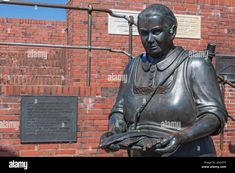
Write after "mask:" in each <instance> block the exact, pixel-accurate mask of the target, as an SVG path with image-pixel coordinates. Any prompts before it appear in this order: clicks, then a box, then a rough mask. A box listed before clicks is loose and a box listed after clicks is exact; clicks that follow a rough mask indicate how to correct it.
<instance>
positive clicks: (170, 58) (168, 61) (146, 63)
mask: <svg viewBox="0 0 235 173" xmlns="http://www.w3.org/2000/svg"><path fill="white" fill-rule="evenodd" d="M182 50H183V48H182V47H180V46H177V47H176V48H175V49H174V50H172V51H171V52H169V53H168V54H167V56H166V58H165V59H164V60H162V61H161V62H159V63H157V68H158V69H159V70H161V71H164V70H165V69H167V68H168V67H169V66H171V65H172V64H173V62H174V61H175V60H176V59H177V57H178V55H179V54H180V52H182ZM141 60H142V61H141V65H142V68H143V70H144V71H146V72H148V71H149V69H150V67H151V66H152V65H155V64H156V63H154V62H151V61H150V60H149V58H148V55H147V54H146V53H144V54H142V56H141Z"/></svg>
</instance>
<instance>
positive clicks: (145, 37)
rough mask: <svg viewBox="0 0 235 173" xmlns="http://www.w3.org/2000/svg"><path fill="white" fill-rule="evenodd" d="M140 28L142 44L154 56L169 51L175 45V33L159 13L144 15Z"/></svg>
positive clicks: (140, 20)
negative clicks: (171, 31)
mask: <svg viewBox="0 0 235 173" xmlns="http://www.w3.org/2000/svg"><path fill="white" fill-rule="evenodd" d="M138 30H139V34H140V37H141V41H142V44H143V46H144V48H145V51H146V53H148V54H149V55H150V56H151V57H152V58H158V57H160V56H162V55H163V54H165V53H167V52H168V51H169V50H170V49H171V47H172V45H173V38H174V37H173V34H172V33H171V34H170V32H169V31H170V27H169V25H168V24H167V23H166V21H165V19H164V17H162V16H158V15H152V16H148V17H146V16H144V17H141V18H140V19H139V23H138Z"/></svg>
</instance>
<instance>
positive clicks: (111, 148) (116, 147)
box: [100, 132, 120, 152]
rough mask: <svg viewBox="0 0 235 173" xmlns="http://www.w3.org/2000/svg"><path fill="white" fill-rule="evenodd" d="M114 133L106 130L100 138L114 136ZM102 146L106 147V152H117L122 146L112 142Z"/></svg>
mask: <svg viewBox="0 0 235 173" xmlns="http://www.w3.org/2000/svg"><path fill="white" fill-rule="evenodd" d="M113 134H114V133H113V132H106V133H104V134H103V135H102V136H101V138H100V140H101V141H102V140H103V139H104V138H107V137H109V136H112V135H113ZM101 148H102V149H104V150H105V151H106V152H115V151H118V150H119V149H120V146H119V145H118V144H110V145H108V146H105V147H101Z"/></svg>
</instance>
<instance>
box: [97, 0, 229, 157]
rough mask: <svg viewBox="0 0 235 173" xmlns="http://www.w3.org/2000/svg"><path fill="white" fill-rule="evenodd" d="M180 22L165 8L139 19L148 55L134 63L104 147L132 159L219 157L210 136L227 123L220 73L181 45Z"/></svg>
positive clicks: (127, 72) (103, 139) (144, 13)
mask: <svg viewBox="0 0 235 173" xmlns="http://www.w3.org/2000/svg"><path fill="white" fill-rule="evenodd" d="M176 30H177V20H176V17H175V15H174V14H173V12H172V11H171V10H170V9H169V8H168V7H166V6H165V5H161V4H153V5H151V6H149V7H147V8H146V9H144V10H143V11H142V12H141V13H140V14H139V16H138V31H139V34H140V37H141V41H142V44H143V46H144V48H145V51H146V53H143V54H141V55H139V56H138V57H136V58H134V59H132V60H131V61H130V62H129V63H128V65H127V66H126V68H125V71H124V75H127V76H128V81H127V82H126V83H125V82H122V83H121V85H120V88H119V93H118V96H117V99H116V103H115V105H114V106H113V109H112V112H111V114H110V116H109V130H108V132H107V133H105V134H104V135H103V136H102V137H101V141H100V147H101V148H103V149H105V150H107V151H109V150H110V151H117V150H119V149H127V150H128V154H129V156H130V157H148V156H153V157H155V156H156V157H164V156H170V157H187V156H189V157H199V156H216V153H215V147H214V144H213V141H212V139H211V137H210V136H212V135H217V134H219V133H220V131H221V129H223V127H224V124H225V122H226V121H227V112H226V109H225V106H224V103H223V99H222V95H221V92H220V88H219V85H218V82H217V77H216V73H215V71H214V68H213V65H212V63H211V62H210V61H209V60H208V59H206V58H203V57H197V56H194V57H193V56H190V55H189V51H186V50H184V49H183V48H182V47H179V46H175V45H174V44H173V40H174V38H175V35H176Z"/></svg>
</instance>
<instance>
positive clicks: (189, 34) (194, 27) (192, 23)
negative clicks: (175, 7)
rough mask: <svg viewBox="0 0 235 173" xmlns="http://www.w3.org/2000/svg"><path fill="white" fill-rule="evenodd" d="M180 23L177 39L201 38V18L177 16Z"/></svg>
mask: <svg viewBox="0 0 235 173" xmlns="http://www.w3.org/2000/svg"><path fill="white" fill-rule="evenodd" d="M175 16H176V18H177V21H178V29H177V34H176V37H177V38H194V39H200V38H201V16H194V15H179V14H176V15H175Z"/></svg>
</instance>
